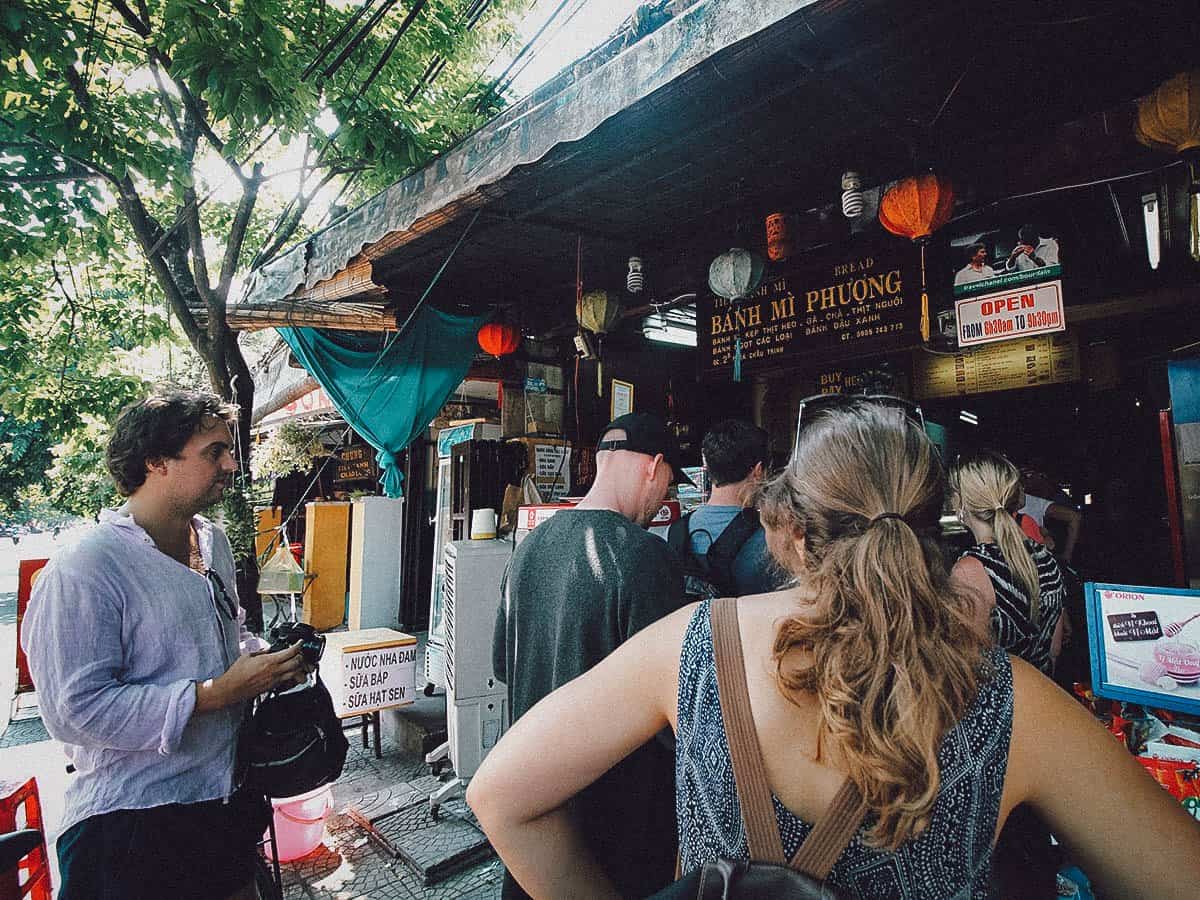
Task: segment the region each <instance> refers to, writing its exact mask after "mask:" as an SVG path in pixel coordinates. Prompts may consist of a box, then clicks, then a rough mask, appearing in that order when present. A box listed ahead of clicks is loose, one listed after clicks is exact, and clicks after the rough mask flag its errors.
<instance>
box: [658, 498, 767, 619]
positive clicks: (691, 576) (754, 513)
mask: <svg viewBox="0 0 1200 900" xmlns="http://www.w3.org/2000/svg"><path fill="white" fill-rule="evenodd" d="M691 520H692V513H688V514H687V515H686V516H684V517H683V518H682V519H680V520H679V521H678V522H675V523H674V524H673V525H671V527H670V528H669V529H667V546H668V547H670V548H671V549H672V550H674V551H675V555H676V556H678V557H679V559H680V561H681V562H682V564H683V591H684V593H685V594H686V595H687V596H688V597H689V598H691V599H692V600H707V599H710V598H713V597H736V596H737V594H738V590H737V583H736V581H735V580H734V577H733V563H734V560H736V559H737V555H738V554H739V553H741V551H742V547H744V546H745V545H746V541H748V540H750V538H752V537H753V536H754V533H755V532H756V531H758V529H759V519H758V510H757V509H749V508H747V509H743V510H742V511H741V512H740V513H738V514H737V515H736V516H734V517H733V521H732V522H730V523H729V525H728V526H726V528H725V530H724V531H722V532H721V534H720V535H719V536H718V537H717V539H716V540H715V541H713V542H712V543H711V544H709V547H708V551H707V552H706V553H705V554H704V555H703V556H697V555H696V554H695V553H693V552H692V530H691Z"/></svg>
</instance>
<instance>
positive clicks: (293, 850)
mask: <svg viewBox="0 0 1200 900" xmlns="http://www.w3.org/2000/svg"><path fill="white" fill-rule="evenodd" d="M271 806H273V807H274V808H275V841H276V844H277V845H278V848H279V861H280V862H291V861H292V860H293V859H300V857H302V856H308V854H310V853H312V852H313V851H314V850H316V849H317V847H319V846H320V845H321V840H322V839H323V838H324V837H325V818H326V817H327V816H328V815H329V813H330V812H331V811H332V810H333V791H332V789H331V788H330V786H329V785H327V784H326V785H322V786H321V787H319V788H317V789H316V790H313V791H309V792H308V793H307V794H301V795H300V796H298V797H280V798H278V799H275V800H272V801H271ZM267 837H270V835H269V834H268V835H267ZM266 851H267V856H268V857H270V856H271V845H270V843H269V842H268V843H267V845H266Z"/></svg>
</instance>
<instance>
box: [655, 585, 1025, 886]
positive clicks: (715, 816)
mask: <svg viewBox="0 0 1200 900" xmlns="http://www.w3.org/2000/svg"><path fill="white" fill-rule="evenodd" d="M710 602H711V601H707V600H706V601H705V602H703V603H701V604H700V607H699V608H698V609H697V610H696V613H695V614H694V615H693V616H692V620H691V622H690V623H689V625H688V629H687V634H686V636H685V637H684V642H683V650H682V654H681V656H680V663H679V722H678V730H677V733H676V750H675V799H676V810H677V813H678V817H679V852H680V856H681V862H682V866H683V868H682V871H683V872H685V873H686V872H688V871H690V870H692V869H693V868H695V867H696V866H698V865H701V864H703V863H705V862H710V861H713V860H715V859H717V858H718V857H726V858H729V859H746V858H747V857H748V856H749V853H750V851H749V847H748V845H747V842H746V832H745V828H744V826H743V824H742V813H741V807H740V805H739V803H738V797H737V789H736V787H735V786H734V781H733V766H732V763H731V762H730V760H729V744H728V741H727V739H726V736H725V724H724V721H723V720H722V717H721V706H720V700H719V699H718V696H717V673H716V666H715V663H714V660H713V644H712V625H711V623H710V620H709V606H710ZM988 660H989V661H990V663H991V666H990V669H991V673H990V675H989V677H987V678H986V679H985V680H983V681H981V682H980V688H979V693H978V695H977V696H976V698H975V702H974V703H973V704H972V705H971V707H970V708H969V709H968V710H967V714H966V715H965V716H964V717H963V719H962V721H960V722H959V723H958V724H957V725H956V726H954V727H953V728H952V729H951V730H950V731H949V732H948V733H947V735H946V737H945V738H944V739H943V741H942V745H941V747H940V749H939V750H938V768H939V771H940V775H941V789H940V791H939V793H938V797H937V800H936V801H934V807H933V817H932V820H931V822H930V824H929V827H928V828H926V829H925V830H924V831H923V832H921V834H920V835H919V836H918V837H916V838H915V839H913V840H911V841H908V842H907V843H905V844H903V845H902V846H901V847H900V848H899V849H898V850H896V851H890V850H878V849H874V848H872V847H869V846H867V844H865V843H864V840H863V835H864V832H865V831H866V830H867V829H869V828H870V827H871V826H872V825H874V817H873V816H870V815H868V817H867V820H866V821H865V822H864V824H863V828H862V829H861V830H860V831H859V834H858V835H857V836H856V837H855V838H854V840H853V841H851V843H850V845H849V846H848V847H847V848H846V850H845V851H844V852H843V853H842V855H841V857H840V858H839V860H838V862H837V864H836V865H835V866H834V867H833V871H832V872H831V873H830V875H829V882H830V883H831V884H834V885H837V886H839V887H841V888H843V889H844V890H848V891H849V892H850V893H851V895H852V896H854V897H857V898H860V900H875V898H889V900H890V898H900V900H917V898H921V900H941V898H963V900H967V898H969V900H986V898H988V897H990V896H991V894H990V888H989V882H990V876H991V864H992V838H993V836H994V834H995V831H996V820H997V818H998V817H999V815H1000V793H1001V791H1002V790H1003V788H1004V774H1005V770H1006V768H1007V765H1008V744H1009V738H1010V737H1011V735H1012V713H1013V686H1012V669H1011V667H1010V664H1009V660H1008V657H1007V655H1006V654H1005V653H1004V652H1003V651H1002V650H999V649H994V650H991V651H989V654H988ZM771 799H772V801H773V802H774V805H775V818H776V821H777V822H778V824H779V834H780V836H781V838H782V839H783V851H784V854H785V855H786V856H787V857H788V858H789V859H790V858H791V856H792V854H794V853H795V852H796V849H797V848H798V847H799V846H800V843H801V841H802V840H803V839H804V838H806V837H807V836H808V833H809V832H810V831H811V830H812V825H813V823H811V822H805V821H804V820H803V819H801V818H800V817H798V816H796V815H794V814H793V813H792V812H790V811H789V810H788V809H787V808H786V807H785V806H784V805H783V804H782V803H781V802H780V801H779V798H778V797H776V796H775V795H774V793H772V795H771Z"/></svg>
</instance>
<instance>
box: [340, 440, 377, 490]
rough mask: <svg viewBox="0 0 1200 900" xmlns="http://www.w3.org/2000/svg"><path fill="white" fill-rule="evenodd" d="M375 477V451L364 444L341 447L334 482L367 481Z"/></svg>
mask: <svg viewBox="0 0 1200 900" xmlns="http://www.w3.org/2000/svg"><path fill="white" fill-rule="evenodd" d="M375 477H377V475H376V472H375V450H374V449H373V448H371V447H368V446H366V445H364V444H355V445H354V446H352V447H343V448H342V450H341V452H340V453H339V454H338V461H337V468H336V469H335V471H334V477H333V480H334V481H367V480H368V479H372V478H375Z"/></svg>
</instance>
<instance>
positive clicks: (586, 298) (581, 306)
mask: <svg viewBox="0 0 1200 900" xmlns="http://www.w3.org/2000/svg"><path fill="white" fill-rule="evenodd" d="M621 316H622V309H621V304H620V302H619V301H618V300H617V297H616V295H615V294H610V293H609V292H608V291H588V292H587V293H586V294H581V295H580V296H579V299H578V300H577V301H576V302H575V321H577V322H578V323H579V327H580V328H583V329H585V330H587V331H591V332H594V333H595V334H597V335H601V336H602V335H606V334H608V333H609V332H610V331H612V330H613V329H614V328H616V327H617V326H618V325H619V324H620V323H621ZM597 343H598V347H597V352H596V396H597V397H599V396H602V395H603V393H604V362H603V359H602V356H603V349H604V341H603V337H601V339H600V340H599V341H598V342H597Z"/></svg>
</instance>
